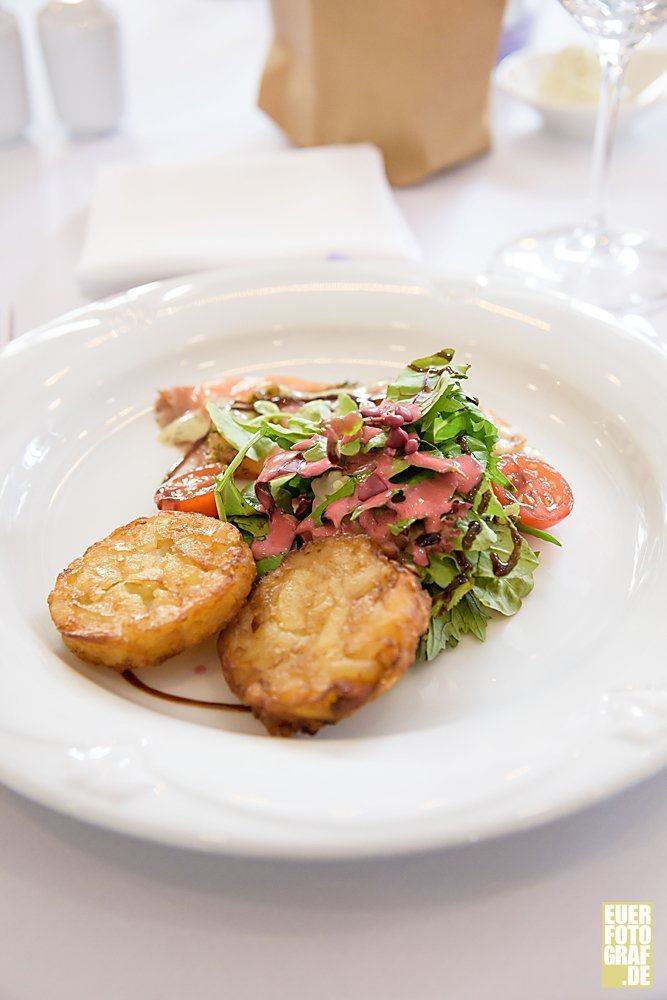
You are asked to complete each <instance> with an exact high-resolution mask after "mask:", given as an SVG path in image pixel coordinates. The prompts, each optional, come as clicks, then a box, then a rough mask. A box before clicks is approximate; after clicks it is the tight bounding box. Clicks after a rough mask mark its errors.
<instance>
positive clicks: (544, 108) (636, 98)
mask: <svg viewBox="0 0 667 1000" xmlns="http://www.w3.org/2000/svg"><path fill="white" fill-rule="evenodd" d="M554 55H556V53H555V52H546V51H545V52H536V51H531V50H529V49H528V50H526V49H524V50H522V51H519V52H513V53H512V55H509V56H507V57H506V58H505V59H503V60H502V62H501V63H499V64H498V66H497V67H496V70H495V73H494V82H495V84H496V86H497V87H498V88H499V89H500V90H502V91H503V92H504V93H506V94H509V95H510V96H512V97H515V98H517V99H518V100H520V101H523V102H524V103H525V104H529V105H531V107H533V108H535V109H536V110H537V111H539V112H540V114H541V115H542V118H543V120H544V124H545V125H546V126H547V128H551V129H554V130H555V131H558V132H561V133H562V134H564V135H569V136H574V137H576V138H578V139H581V138H585V139H590V138H591V136H592V134H593V128H594V126H595V115H596V111H597V104H596V103H590V104H589V103H586V104H581V103H578V102H572V101H568V100H567V99H566V100H564V101H554V100H553V99H552V98H547V97H545V96H544V95H543V94H542V93H541V89H540V85H541V81H542V78H543V75H544V73H545V71H546V70H547V68H548V67H549V65H550V61H551V60H552V59H553V57H554ZM666 100H667V50H663V49H640V50H639V51H638V52H635V53H634V55H633V56H632V58H631V60H630V63H629V64H628V68H627V71H626V75H625V86H624V94H623V97H622V99H621V108H620V111H619V127H623V126H624V125H625V124H627V123H628V122H629V121H631V120H635V119H636V118H639V117H640V116H641V115H642V114H644V112H646V111H647V110H648V109H649V108H653V107H655V106H656V105H658V104H661V103H664V102H665V101H666Z"/></svg>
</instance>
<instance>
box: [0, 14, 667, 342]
mask: <svg viewBox="0 0 667 1000" xmlns="http://www.w3.org/2000/svg"><path fill="white" fill-rule="evenodd" d="M85 2H88V0H85ZM488 2H489V3H490V7H489V16H491V15H493V17H496V16H497V15H498V16H499V12H500V9H501V8H502V3H500V4H497V3H495V2H494V0H488ZM47 6H48V5H47ZM52 6H55V7H61V8H62V7H64V6H76V4H64V3H60V4H55V5H52ZM43 7H44V4H43V3H40V2H33V0H4V9H5V11H7V12H9V13H11V14H13V15H14V16H15V18H16V21H17V24H18V29H19V31H20V37H21V40H22V46H23V51H24V60H25V70H26V78H27V82H28V90H29V101H30V120H29V124H28V125H27V127H26V129H25V132H24V135H23V136H22V137H20V138H15V139H14V140H10V141H5V142H4V143H3V144H1V145H0V223H1V225H2V233H3V237H4V239H3V244H4V249H3V251H2V255H3V256H2V266H1V267H0V306H1V308H2V309H3V310H4V315H5V317H7V316H8V315H10V317H11V329H12V334H13V335H16V334H18V333H21V332H24V331H25V330H28V329H30V328H32V327H34V326H35V325H38V324H40V323H42V322H45V321H46V320H48V319H49V318H51V317H53V316H54V315H56V314H58V313H59V312H62V311H64V310H67V309H69V308H72V307H74V306H76V305H78V304H81V303H82V302H85V301H87V300H88V299H90V298H91V294H90V292H86V291H84V290H82V288H81V286H80V284H79V282H78V281H77V278H76V275H75V268H76V265H77V262H78V260H79V258H80V255H81V250H82V245H83V241H84V234H85V231H86V223H87V217H88V212H89V207H90V203H91V198H92V196H93V191H94V186H95V180H96V176H97V174H98V171H99V169H100V168H101V167H103V166H105V165H109V164H118V163H126V164H132V163H177V162H178V163H184V162H189V161H211V160H212V159H215V158H218V157H222V156H226V155H227V154H243V155H246V154H248V155H249V154H254V153H258V152H269V151H278V150H282V149H285V148H287V147H289V146H290V145H291V143H290V140H289V138H288V137H287V135H286V134H285V132H283V131H282V129H281V128H280V127H279V126H278V125H277V124H276V123H275V122H274V121H273V120H272V118H271V117H269V115H268V114H267V113H266V112H265V111H263V110H261V109H260V108H259V107H258V103H257V99H258V90H259V86H260V79H261V75H262V69H263V66H264V64H265V60H266V58H267V53H268V51H269V47H270V44H271V38H272V22H271V9H270V6H269V5H268V3H266V2H264V0H141V2H138V0H113V2H111V0H110V2H109V4H108V5H107V7H106V9H107V10H108V12H109V14H110V16H111V17H113V19H114V20H115V22H116V24H117V29H118V35H119V40H120V41H119V59H120V63H119V68H118V72H119V74H120V79H121V83H122V94H123V98H122V102H123V103H122V113H121V116H120V120H119V122H118V126H117V128H112V129H111V130H110V131H107V132H104V133H103V134H99V135H88V136H73V135H72V134H71V133H70V132H69V131H68V129H67V128H66V127H65V125H63V122H62V120H61V118H60V117H59V115H58V114H57V112H56V109H55V107H54V93H53V86H52V85H49V80H48V78H47V73H46V69H45V51H44V49H45V44H44V43H45V39H44V37H43V38H42V43H41V44H40V41H39V38H38V30H37V14H38V10H39V9H40V8H43ZM479 34H480V29H479V24H478V25H475V24H474V23H472V24H469V25H468V35H467V37H468V38H470V37H471V36H472V38H473V39H474V38H475V36H478V35H479ZM84 44H86V39H85V32H83V34H82V36H81V41H79V42H77V43H76V45H77V46H78V45H84ZM489 44H490V43H489V42H488V41H485V43H484V45H485V49H484V52H483V53H482V63H483V72H484V73H487V77H488V71H487V62H488V60H489V59H490V65H489V67H488V69H490V68H491V67H492V65H493V64H494V63H495V62H496V60H497V58H499V57H501V56H504V55H508V54H509V53H510V52H512V50H513V49H517V47H518V48H519V53H518V54H519V56H520V55H521V51H523V53H534V52H538V53H539V52H540V51H545V50H549V51H553V50H558V49H562V48H564V47H566V46H568V45H571V44H575V45H588V46H589V47H590V46H591V41H590V39H589V38H587V36H586V35H585V33H584V32H582V31H581V29H580V28H579V27H578V26H577V24H576V23H575V22H574V20H573V19H572V18H570V17H569V16H568V14H567V13H566V12H565V10H563V8H562V7H561V6H560V5H559V4H558V3H556V2H555V0H512V2H510V3H509V4H508V5H507V6H506V8H505V11H504V22H503V31H502V36H501V38H500V39H495V38H494V41H493V46H494V51H492V52H491V53H490V55H489V50H488V46H489ZM651 44H652V45H653V44H654V43H653V42H652V43H651ZM655 44H656V45H657V46H658V47H659V46H660V44H661V39H660V36H658V39H657V42H655ZM662 44H663V45H667V39H664V40H662ZM522 47H523V48H522ZM512 58H517V55H516V53H515V55H514V56H510V59H512ZM64 61H65V74H67V58H66V57H65V59H64ZM663 68H664V67H663ZM471 69H472V72H473V75H474V73H475V68H474V62H473V65H472V66H471ZM566 69H567V67H566ZM109 71H110V70H109V67H108V66H102V65H100V74H102V73H108V72H109ZM111 71H112V72H113V67H112V69H111ZM570 71H572V72H574V73H575V76H576V74H577V72H579V74H580V76H581V68H580V67H579V69H577V66H576V65H575V67H574V70H573V69H572V65H571V64H570V68H569V70H568V72H570ZM521 72H523V69H522V68H521ZM496 74H498V70H496ZM515 75H516V74H515ZM656 75H658V76H659V75H660V74H659V72H658V70H656ZM524 76H525V73H524ZM577 79H578V82H577ZM577 79H575V82H574V85H573V86H574V87H575V91H576V87H577V86H578V85H581V84H582V80H581V79H580V78H577ZM61 82H62V81H61ZM566 83H567V81H566ZM570 83H572V81H570ZM585 84H586V81H585V80H584V85H585ZM65 85H67V81H65ZM555 85H556V86H558V81H556V84H555ZM74 86H76V84H74ZM522 86H524V88H525V80H524V83H523V84H522V80H521V79H520V80H519V82H518V83H517V80H516V79H515V77H513V76H512V74H511V73H510V74H509V77H508V75H507V73H505V74H504V76H503V77H502V78H501V77H500V76H498V75H497V76H496V78H495V83H494V84H492V85H491V88H490V130H491V135H492V148H491V151H490V152H488V153H487V154H486V155H479V156H477V157H475V158H472V159H470V160H469V161H467V162H462V163H460V165H456V166H453V167H450V168H449V169H447V170H444V171H441V172H437V171H436V172H434V173H432V174H429V175H428V176H426V177H425V178H424V179H423V180H421V181H420V182H418V183H413V184H411V185H410V186H407V187H400V188H396V189H395V197H396V200H397V203H398V206H399V208H400V210H401V212H402V213H403V215H404V217H405V219H406V220H407V223H408V225H409V227H410V229H411V230H412V232H413V234H414V236H415V237H416V241H417V243H418V245H419V247H420V250H421V253H422V255H423V258H424V260H425V261H426V262H427V263H428V264H429V265H431V266H433V267H435V268H437V269H439V270H441V271H443V272H450V273H456V274H458V273H461V272H480V271H483V270H484V269H485V268H486V267H487V265H488V263H489V261H490V259H491V258H492V257H493V255H494V253H495V251H496V250H497V249H498V247H499V246H501V245H502V244H503V243H506V242H507V241H508V240H511V239H513V238H515V237H516V236H518V235H520V234H522V233H525V232H526V231H530V230H531V229H535V228H539V229H541V228H545V229H548V228H549V227H552V226H559V225H563V224H564V223H568V224H569V223H572V224H574V223H575V222H576V221H578V220H580V219H581V218H583V216H584V215H585V212H586V204H587V188H588V175H589V170H590V145H591V141H592V128H593V117H594V112H593V110H592V107H593V106H594V105H591V107H590V108H589V111H588V118H587V120H586V122H585V123H584V125H583V126H581V125H577V123H576V122H575V123H574V125H573V124H572V122H570V121H566V122H565V123H563V121H560V122H558V121H557V120H553V119H549V116H548V114H547V116H546V117H545V116H544V115H543V114H542V113H540V110H539V108H538V107H535V106H534V104H535V100H537V103H538V105H539V95H538V97H537V98H536V97H535V94H534V93H533V94H531V93H527V94H526V93H522V92H521V87H522ZM530 86H531V85H530V84H529V85H528V90H530ZM538 89H539V88H538ZM568 93H569V97H572V86H570V88H569V91H568ZM657 96H658V97H659V99H657V100H656V101H655V102H654V106H653V107H652V108H651V109H650V114H647V115H637V116H636V120H635V117H633V120H632V121H631V122H630V123H629V125H628V126H627V127H624V129H623V131H622V134H621V135H620V136H619V142H618V148H617V151H616V162H615V165H614V172H613V177H612V187H611V205H612V207H613V212H614V215H615V216H618V217H620V218H621V220H630V221H631V222H632V224H633V225H634V226H637V227H639V228H643V227H646V228H650V229H651V230H652V231H653V232H654V233H656V234H658V235H662V236H663V238H664V235H665V233H666V231H667V199H666V198H665V197H664V163H665V162H666V160H667V105H665V104H664V103H662V94H658V95H657ZM566 97H567V94H566ZM580 97H581V95H580V94H579V97H577V94H576V92H575V94H574V98H573V100H575V102H576V100H578V99H579V98H580ZM568 99H569V98H568ZM459 100H460V94H457V93H455V92H452V93H449V95H448V98H447V100H445V101H443V106H442V120H443V122H445V120H446V122H445V124H446V127H445V124H443V136H444V139H443V141H444V143H445V144H446V142H447V141H448V138H447V137H448V135H449V134H451V127H452V126H451V122H450V120H449V119H451V116H452V114H453V115H454V119H455V116H456V108H457V102H458V101H459ZM547 103H548V101H547ZM448 116H449V118H448ZM557 117H558V116H556V118H557ZM565 117H566V118H567V117H568V116H567V115H566V116H565ZM570 117H571V116H570ZM575 117H576V116H575ZM438 120H439V119H438V116H437V115H436V116H432V117H431V118H430V120H429V123H428V130H429V132H430V133H431V134H433V135H437V133H438V131H439V126H438ZM570 126H571V127H570ZM446 129H450V133H447V131H446ZM577 131H578V132H579V134H577ZM5 322H7V319H5Z"/></svg>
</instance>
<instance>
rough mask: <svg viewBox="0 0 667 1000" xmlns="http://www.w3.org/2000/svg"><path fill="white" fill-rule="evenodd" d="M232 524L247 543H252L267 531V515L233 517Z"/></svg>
mask: <svg viewBox="0 0 667 1000" xmlns="http://www.w3.org/2000/svg"><path fill="white" fill-rule="evenodd" d="M234 524H235V525H236V527H237V528H238V529H239V531H240V532H241V534H242V535H243V538H244V540H245V541H246V542H247V543H248V545H252V543H253V542H256V541H261V540H262V539H263V538H266V536H267V535H268V533H269V519H268V517H260V516H259V515H257V516H256V517H252V516H248V517H245V516H244V517H235V518H234Z"/></svg>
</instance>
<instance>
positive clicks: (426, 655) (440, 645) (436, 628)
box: [417, 593, 491, 660]
mask: <svg viewBox="0 0 667 1000" xmlns="http://www.w3.org/2000/svg"><path fill="white" fill-rule="evenodd" d="M490 617H491V615H490V614H489V612H488V611H487V610H486V608H484V607H483V606H482V605H481V604H480V603H479V601H478V600H477V599H476V598H475V596H474V595H473V594H471V593H468V594H465V595H464V596H463V597H462V598H461V600H460V601H459V603H458V604H457V605H456V606H455V607H453V608H450V609H449V610H448V611H445V612H443V613H439V614H438V613H436V614H435V615H433V617H432V618H431V621H430V622H429V627H428V631H427V632H426V634H425V635H423V636H422V638H421V641H420V644H419V649H418V651H417V655H418V657H419V659H421V660H433V659H435V657H436V656H437V655H438V653H441V652H442V650H443V649H453V648H454V647H455V646H458V644H459V642H460V640H461V639H462V638H463V636H464V635H467V634H468V633H469V634H470V635H474V636H475V638H476V639H478V640H479V641H480V642H484V640H485V639H486V623H487V622H488V620H489V618H490Z"/></svg>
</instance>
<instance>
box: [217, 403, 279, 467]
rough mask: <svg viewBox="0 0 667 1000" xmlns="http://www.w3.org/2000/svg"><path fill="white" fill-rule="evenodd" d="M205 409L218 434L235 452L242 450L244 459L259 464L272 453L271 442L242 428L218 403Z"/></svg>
mask: <svg viewBox="0 0 667 1000" xmlns="http://www.w3.org/2000/svg"><path fill="white" fill-rule="evenodd" d="M206 409H207V410H208V412H209V414H210V415H211V420H212V421H213V425H214V426H215V429H216V430H217V432H218V434H220V435H221V437H223V438H224V439H225V441H227V442H228V443H229V444H231V446H232V448H236V450H237V452H239V451H241V450H243V454H244V457H245V456H246V455H247V456H248V458H250V459H252V460H253V461H254V462H259V461H261V460H262V459H263V458H266V456H267V455H268V454H269V452H270V451H273V447H274V443H273V441H271V440H270V438H266V437H263V436H262V434H258V433H256V432H253V431H252V430H250V429H248V427H244V426H243V424H242V423H241V421H240V420H239V419H238V418H237V417H235V416H234V412H233V411H232V410H229V409H226V408H225V407H224V406H220V405H219V404H218V403H207V405H206Z"/></svg>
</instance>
